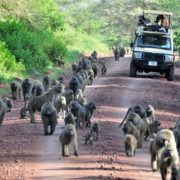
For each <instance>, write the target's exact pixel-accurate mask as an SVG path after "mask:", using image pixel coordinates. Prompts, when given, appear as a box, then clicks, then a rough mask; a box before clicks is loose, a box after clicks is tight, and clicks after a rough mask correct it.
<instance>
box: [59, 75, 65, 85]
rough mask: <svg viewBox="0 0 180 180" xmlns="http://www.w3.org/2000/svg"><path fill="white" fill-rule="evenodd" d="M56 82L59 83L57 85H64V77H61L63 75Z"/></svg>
mask: <svg viewBox="0 0 180 180" xmlns="http://www.w3.org/2000/svg"><path fill="white" fill-rule="evenodd" d="M58 81H59V83H61V84H63V83H64V77H63V75H61V76H59V77H58Z"/></svg>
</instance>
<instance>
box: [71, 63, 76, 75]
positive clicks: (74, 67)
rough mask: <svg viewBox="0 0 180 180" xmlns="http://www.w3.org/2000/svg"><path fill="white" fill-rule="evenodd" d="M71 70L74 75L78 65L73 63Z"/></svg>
mask: <svg viewBox="0 0 180 180" xmlns="http://www.w3.org/2000/svg"><path fill="white" fill-rule="evenodd" d="M71 68H72V72H73V75H75V74H76V73H77V70H78V65H77V64H76V63H73V64H72V66H71Z"/></svg>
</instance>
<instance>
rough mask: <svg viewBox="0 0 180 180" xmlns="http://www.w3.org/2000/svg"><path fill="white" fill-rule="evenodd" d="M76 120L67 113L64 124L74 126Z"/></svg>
mask: <svg viewBox="0 0 180 180" xmlns="http://www.w3.org/2000/svg"><path fill="white" fill-rule="evenodd" d="M75 120H76V118H75V117H74V115H73V114H72V113H70V112H68V113H67V115H66V117H65V118H64V124H65V125H67V124H73V125H74V126H75V125H76V122H75Z"/></svg>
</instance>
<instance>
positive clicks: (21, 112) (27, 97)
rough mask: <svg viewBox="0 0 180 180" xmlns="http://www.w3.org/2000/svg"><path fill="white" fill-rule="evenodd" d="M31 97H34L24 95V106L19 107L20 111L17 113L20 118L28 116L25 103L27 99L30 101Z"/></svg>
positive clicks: (27, 101) (26, 103)
mask: <svg viewBox="0 0 180 180" xmlns="http://www.w3.org/2000/svg"><path fill="white" fill-rule="evenodd" d="M33 97H34V96H26V98H25V102H24V106H23V107H21V109H20V112H19V114H20V119H24V118H26V117H27V116H28V107H27V105H28V103H29V101H30V100H31V99H32V98H33Z"/></svg>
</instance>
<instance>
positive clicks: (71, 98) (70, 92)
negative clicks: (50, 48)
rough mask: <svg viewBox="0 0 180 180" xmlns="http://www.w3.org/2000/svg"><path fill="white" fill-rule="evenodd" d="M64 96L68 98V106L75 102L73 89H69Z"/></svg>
mask: <svg viewBox="0 0 180 180" xmlns="http://www.w3.org/2000/svg"><path fill="white" fill-rule="evenodd" d="M63 95H64V96H65V98H66V104H67V105H68V104H69V103H70V102H71V101H74V92H73V90H71V89H67V90H66V91H65V92H64V93H63Z"/></svg>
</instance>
